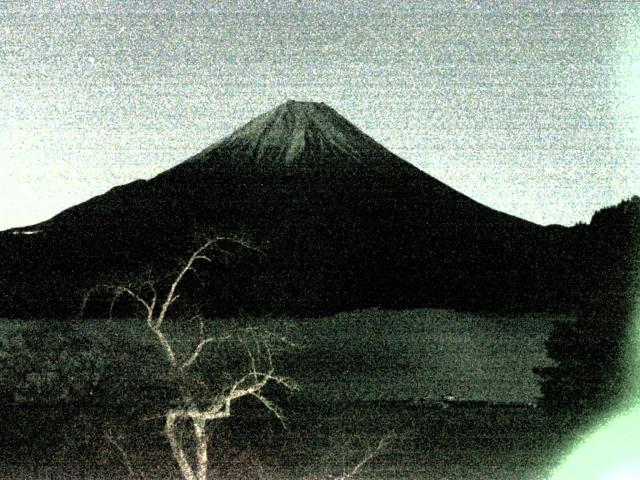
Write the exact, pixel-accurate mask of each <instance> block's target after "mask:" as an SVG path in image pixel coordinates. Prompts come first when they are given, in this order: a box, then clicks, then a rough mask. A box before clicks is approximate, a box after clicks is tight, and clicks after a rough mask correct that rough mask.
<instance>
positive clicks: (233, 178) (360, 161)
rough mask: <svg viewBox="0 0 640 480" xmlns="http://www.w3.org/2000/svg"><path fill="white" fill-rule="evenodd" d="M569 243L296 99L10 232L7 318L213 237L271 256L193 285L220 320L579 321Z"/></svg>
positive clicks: (169, 258) (2, 251)
mask: <svg viewBox="0 0 640 480" xmlns="http://www.w3.org/2000/svg"><path fill="white" fill-rule="evenodd" d="M570 232H571V230H570V229H567V228H564V227H558V226H551V227H543V226H539V225H536V224H533V223H531V222H527V221H525V220H522V219H519V218H516V217H513V216H510V215H507V214H504V213H501V212H497V211H495V210H492V209H490V208H488V207H486V206H484V205H481V204H480V203H478V202H476V201H474V200H472V199H471V198H469V197H467V196H465V195H463V194H461V193H460V192H457V191H455V190H454V189H452V188H450V187H448V186H446V185H445V184H443V183H442V182H440V181H438V180H437V179H435V178H433V177H431V176H430V175H428V174H426V173H424V172H423V171H421V170H419V169H418V168H416V167H414V166H413V165H411V164H409V163H408V162H406V161H404V160H402V159H400V158H399V157H397V156H396V155H394V154H393V153H391V152H390V151H388V150H387V149H385V148H384V147H383V146H381V145H380V144H378V143H377V142H375V141H374V140H373V139H372V138H370V137H369V136H367V135H366V134H364V133H363V132H361V131H360V130H359V129H358V128H357V127H355V126H354V125H353V124H351V123H350V122H349V121H347V120H346V119H345V118H344V117H342V116H341V115H339V114H338V113H337V112H336V111H335V110H333V109H332V108H330V107H328V106H326V105H324V104H321V103H310V102H294V101H288V102H286V103H285V104H282V105H280V106H278V107H277V108H275V109H273V110H271V111H270V112H267V113H265V114H263V115H260V116H258V117H257V118H255V119H254V120H252V121H250V122H249V123H248V124H246V125H245V126H243V127H242V128H240V129H238V130H237V131H235V132H234V133H232V134H231V135H229V136H228V137H226V138H224V139H222V140H221V141H219V142H217V143H214V144H213V145H211V146H210V147H208V148H207V149H205V150H203V151H202V152H200V153H199V154H197V155H195V156H193V157H192V158H189V159H187V160H186V161H183V162H182V163H179V164H177V165H176V166H175V167H173V168H171V169H169V170H167V171H165V172H163V173H161V174H160V175H158V176H156V177H155V178H152V179H150V180H137V181H135V182H132V183H129V184H126V185H122V186H119V187H115V188H113V189H112V190H110V191H108V192H107V193H105V194H103V195H100V196H97V197H94V198H92V199H90V200H89V201H87V202H85V203H82V204H80V205H77V206H75V207H72V208H69V209H68V210H65V211H63V212H61V213H60V214H58V215H56V216H55V217H53V218H51V219H50V220H47V221H45V222H43V223H40V224H37V225H33V226H30V227H27V228H20V229H13V230H9V231H5V232H2V233H0V263H1V264H2V266H3V269H2V273H0V289H2V291H3V292H5V295H4V296H3V297H2V298H1V299H0V316H40V317H49V316H51V317H59V316H67V315H72V314H73V313H75V312H77V309H78V307H79V305H80V303H81V298H82V295H83V292H85V291H86V290H87V289H88V288H90V287H91V286H92V285H95V284H96V283H98V282H99V281H102V280H103V279H105V278H116V279H121V278H124V277H126V276H131V275H134V276H135V275H136V274H137V272H138V273H139V272H143V271H146V270H147V269H148V268H150V267H152V268H153V269H155V270H156V271H164V270H166V269H168V268H171V267H172V266H174V265H175V262H176V261H177V259H179V258H181V257H183V256H184V254H185V253H186V252H187V251H188V250H189V248H190V247H191V246H193V244H194V243H193V242H194V239H196V238H198V236H199V235H200V236H201V235H205V234H211V233H215V234H217V235H229V236H236V237H241V238H243V239H245V240H247V241H249V242H251V243H252V244H254V245H255V246H257V247H259V248H260V250H261V251H262V254H261V255H248V254H240V253H238V254H237V255H233V256H232V257H231V260H230V261H231V264H230V265H223V264H216V265H212V266H210V267H208V270H207V271H204V272H202V275H201V280H202V282H201V285H200V286H197V285H196V283H198V282H193V284H194V286H193V288H200V289H202V288H204V291H202V290H199V291H200V294H201V295H204V297H205V298H206V299H207V302H206V303H207V309H209V310H210V312H211V313H230V312H237V311H249V312H288V313H292V312H293V313H312V312H318V313H319V312H329V311H337V310H344V309H352V308H361V307H369V306H384V307H410V306H411V307H414V306H423V305H430V306H442V307H454V308H463V309H483V310H511V309H519V310H566V309H570V308H571V297H572V295H573V293H572V292H573V291H574V290H575V288H577V286H576V285H573V284H572V283H571V278H573V277H572V275H571V269H572V265H573V260H572V255H573V253H572V251H571V242H570V241H567V239H568V238H570V237H571V233H570Z"/></svg>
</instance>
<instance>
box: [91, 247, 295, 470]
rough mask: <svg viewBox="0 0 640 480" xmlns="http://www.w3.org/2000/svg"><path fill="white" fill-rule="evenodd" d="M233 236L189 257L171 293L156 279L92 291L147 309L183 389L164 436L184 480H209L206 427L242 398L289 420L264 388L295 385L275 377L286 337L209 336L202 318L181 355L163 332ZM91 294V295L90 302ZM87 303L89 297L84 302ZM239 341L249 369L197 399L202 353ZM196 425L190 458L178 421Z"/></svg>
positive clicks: (172, 283) (259, 333)
mask: <svg viewBox="0 0 640 480" xmlns="http://www.w3.org/2000/svg"><path fill="white" fill-rule="evenodd" d="M229 240H230V239H228V238H220V237H218V238H213V239H208V240H206V241H205V242H204V243H203V244H202V245H201V246H200V247H198V248H197V249H195V250H194V251H193V253H191V255H190V257H189V258H188V259H187V260H186V261H185V262H184V264H183V265H182V266H181V267H180V268H179V269H178V270H177V271H176V273H175V274H174V275H173V276H172V277H169V278H170V284H169V285H168V287H167V288H166V289H165V290H166V293H162V294H161V293H159V289H158V288H156V285H155V284H154V282H153V281H150V280H149V281H144V282H138V283H137V285H136V286H133V284H127V285H119V284H109V285H100V286H98V287H96V288H95V289H93V291H92V292H91V293H93V292H96V291H102V292H108V293H109V294H110V295H111V311H112V310H113V306H114V305H115V303H116V301H117V300H118V299H119V298H121V297H123V296H127V297H130V298H131V299H132V300H133V301H134V302H137V304H138V305H139V306H140V307H142V311H143V312H144V318H145V321H146V325H147V327H148V329H149V331H150V332H152V333H153V335H154V337H155V338H156V340H157V343H158V345H159V346H160V348H161V350H162V352H163V355H164V358H165V359H166V360H167V363H168V368H169V370H170V374H171V377H172V378H174V379H175V380H176V381H177V383H178V386H179V392H180V393H179V396H180V397H181V398H180V399H179V406H174V407H172V408H170V409H168V411H166V412H165V413H164V414H163V416H164V418H165V427H164V433H165V435H166V437H167V440H168V441H169V445H170V446H171V451H172V453H173V457H174V458H175V460H176V462H177V463H178V466H179V467H180V472H181V474H182V476H183V478H184V479H185V480H206V478H207V471H208V466H209V456H208V450H207V449H208V435H207V424H208V422H210V421H212V420H219V419H223V418H227V417H229V416H231V412H232V406H233V403H234V401H236V400H238V399H240V398H243V397H253V398H255V399H257V400H258V401H259V402H261V403H262V404H263V405H264V406H265V407H266V408H267V409H268V410H269V411H271V412H272V413H273V414H274V415H275V416H276V417H277V418H278V419H279V420H280V421H284V418H283V416H282V413H281V412H280V410H279V409H278V407H277V406H276V405H275V404H274V403H272V402H271V401H269V400H268V399H267V398H266V397H265V396H264V394H263V389H264V387H265V386H266V385H267V384H269V383H275V384H279V385H281V386H282V387H284V388H286V389H294V388H295V385H294V384H292V383H291V382H290V381H289V380H288V379H286V378H284V377H281V376H278V375H276V374H275V369H274V365H273V357H272V347H273V346H274V345H275V344H276V343H282V342H286V339H284V338H281V337H278V336H275V335H273V334H271V333H268V332H262V331H259V330H258V329H255V328H248V329H244V330H243V331H241V332H237V333H236V334H235V335H234V334H232V333H228V334H226V335H223V336H207V335H205V326H204V320H203V319H202V318H200V317H198V318H197V319H198V320H199V321H200V335H199V339H198V341H197V343H196V345H195V347H193V348H192V349H190V350H189V351H187V352H186V353H185V352H179V349H178V348H176V341H172V339H171V338H170V336H169V335H168V334H167V333H166V331H165V330H164V329H163V326H164V325H165V321H166V320H167V318H168V312H169V310H170V307H171V306H172V305H173V304H174V302H175V301H176V300H177V299H178V297H179V294H178V293H177V292H178V290H179V288H180V286H181V283H182V282H183V280H184V278H185V276H186V275H188V274H189V273H190V272H195V268H196V265H197V264H199V263H202V262H207V263H210V262H212V261H213V255H214V254H215V253H218V254H222V255H228V254H229V252H228V251H226V250H224V249H223V248H222V247H221V246H220V245H219V244H220V242H221V241H225V242H228V241H229ZM232 241H233V242H234V243H236V244H239V245H240V246H242V247H246V248H251V247H250V246H249V245H247V244H246V243H244V242H241V241H238V240H232ZM88 297H89V295H87V297H86V298H87V299H88ZM84 303H85V304H86V299H85V302H84ZM234 338H235V339H237V340H238V341H239V342H240V343H241V345H242V346H243V347H244V350H245V353H246V359H247V367H246V370H245V372H244V373H243V374H240V375H238V376H237V377H236V378H235V379H233V380H231V381H229V382H227V383H226V384H225V386H223V387H222V388H221V389H218V390H217V391H215V392H210V393H209V394H207V395H205V398H202V395H198V398H195V397H194V395H193V387H194V386H193V385H191V384H190V382H191V381H190V377H189V375H188V372H189V370H190V369H191V368H192V367H193V366H194V365H195V364H196V363H197V362H198V361H199V359H201V358H202V354H203V352H204V351H205V350H206V349H207V347H209V346H210V345H212V344H215V343H218V342H225V341H231V340H233V339H234ZM180 421H183V422H187V423H188V424H191V427H192V431H193V434H194V438H195V454H194V458H192V459H190V458H189V455H188V452H187V449H186V448H185V445H184V444H183V442H182V441H181V438H180V435H179V434H178V433H179V432H178V427H177V425H178V422H180Z"/></svg>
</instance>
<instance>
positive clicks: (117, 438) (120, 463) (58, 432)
mask: <svg viewBox="0 0 640 480" xmlns="http://www.w3.org/2000/svg"><path fill="white" fill-rule="evenodd" d="M254 407H255V405H253V404H252V403H251V402H246V403H245V404H244V405H241V406H240V408H238V409H236V411H235V416H234V417H232V418H231V419H228V420H225V421H223V422H220V423H218V424H213V423H212V424H210V425H211V428H210V442H209V448H210V458H211V463H212V465H211V471H210V478H224V479H271V478H273V479H285V478H287V479H288V478H307V479H320V478H332V477H333V478H335V477H336V476H340V475H342V474H343V473H344V472H348V471H350V470H351V469H352V468H353V467H354V466H356V465H357V464H358V462H359V461H360V460H361V459H362V458H364V457H365V456H366V455H367V453H368V452H371V451H373V450H375V449H376V447H377V446H378V444H379V442H380V440H381V439H384V440H385V446H384V447H382V448H381V449H380V450H379V451H378V452H377V454H376V455H375V456H374V457H373V458H372V459H371V461H370V462H368V463H367V464H366V465H365V466H363V467H362V469H361V470H359V472H358V475H357V476H356V478H375V479H378V478H379V479H414V478H415V479H418V478H419V479H440V480H445V479H446V480H456V479H473V480H483V479H487V480H499V479H504V480H517V479H524V480H535V479H544V478H545V476H546V474H548V472H549V471H550V470H551V469H552V467H553V465H554V463H555V462H556V460H557V456H558V453H559V451H560V450H561V449H562V448H563V447H564V446H565V445H566V443H567V441H568V440H569V437H570V435H568V434H567V428H565V427H563V425H562V423H560V422H558V421H557V419H554V420H551V419H550V418H548V417H547V416H546V415H545V414H544V413H543V412H541V411H540V410H536V409H532V408H524V407H482V406H480V407H478V406H476V407H452V408H448V409H445V410H442V409H439V408H434V407H433V406H429V405H412V404H410V403H388V402H387V403H376V402H363V403H357V404H339V403H338V404H325V405H318V404H309V403H306V404H302V403H297V402H293V401H290V400H289V401H284V402H283V407H284V409H285V411H286V413H287V415H288V419H289V425H288V429H287V430H284V429H283V428H282V426H281V425H280V424H279V423H278V422H277V421H276V420H275V419H273V418H272V417H269V416H268V415H267V413H265V412H264V411H263V410H260V409H257V408H254ZM3 413H4V420H5V421H4V422H3V423H4V426H3V427H2V428H3V430H4V431H3V434H2V436H1V438H2V447H1V448H2V452H1V460H0V462H1V463H0V472H1V478H3V479H47V478H51V479H58V478H65V479H67V478H82V479H90V478H94V479H119V478H139V479H173V478H175V479H178V478H180V477H179V472H178V470H177V468H176V467H175V463H174V461H173V459H172V458H171V456H170V451H169V446H168V444H167V443H166V442H165V439H164V436H163V433H162V428H163V421H162V419H161V418H157V417H154V415H152V414H149V413H143V412H132V411H126V410H111V409H96V408H93V409H83V408H77V407H74V408H68V407H67V408H65V409H60V408H57V409H51V408H47V407H33V408H29V409H26V408H24V407H21V408H4V411H3ZM125 456H126V461H125ZM127 463H128V465H127Z"/></svg>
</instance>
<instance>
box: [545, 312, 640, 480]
mask: <svg viewBox="0 0 640 480" xmlns="http://www.w3.org/2000/svg"><path fill="white" fill-rule="evenodd" d="M639 307H640V305H639V304H638V303H636V312H635V315H634V321H633V322H632V324H631V331H630V332H629V336H630V340H631V341H630V343H629V352H628V362H629V363H630V365H631V368H630V370H629V371H630V375H629V378H628V379H627V381H628V382H629V387H630V388H629V389H628V392H629V394H628V397H627V399H626V400H625V401H624V402H623V403H622V405H621V406H620V408H619V410H618V411H617V412H614V413H613V414H612V415H610V416H609V418H608V419H606V420H605V421H603V422H602V423H601V424H600V425H597V426H596V427H595V428H593V429H592V430H591V432H590V433H589V434H588V435H586V437H585V440H583V441H582V442H581V443H580V444H578V445H577V446H576V447H574V449H573V450H572V451H571V453H569V455H568V456H567V457H566V458H564V459H563V461H562V464H561V465H560V467H559V468H558V469H557V470H556V471H555V472H554V474H553V475H552V476H551V478H550V479H549V480H640V308H639Z"/></svg>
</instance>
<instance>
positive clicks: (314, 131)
mask: <svg viewBox="0 0 640 480" xmlns="http://www.w3.org/2000/svg"><path fill="white" fill-rule="evenodd" d="M214 148H225V149H228V148H231V149H233V150H238V149H239V150H240V151H242V153H243V154H245V155H247V154H248V155H249V156H251V157H252V159H253V161H255V162H257V163H260V164H274V163H275V164H280V165H286V166H289V165H292V164H294V163H296V162H297V161H298V160H299V159H300V158H302V157H305V158H312V157H313V158H315V159H317V158H328V157H334V156H336V154H338V155H339V156H340V157H341V158H343V159H348V160H349V161H350V162H353V163H363V162H364V161H365V159H367V158H372V156H375V157H380V154H381V153H382V152H383V151H384V152H387V151H386V150H385V149H384V148H383V147H382V146H381V145H379V144H378V143H376V142H375V141H374V140H373V139H371V138H370V137H368V136H367V135H365V134H364V133H363V132H361V131H360V130H358V128H356V127H355V126H354V125H353V124H351V123H350V122H349V121H348V120H346V119H345V118H344V117H342V116H341V115H340V114H338V113H337V112H336V111H335V110H334V109H332V108H331V107H329V106H327V105H326V104H324V103H316V102H300V101H293V100H288V101H287V102H285V103H283V104H281V105H279V106H278V107H276V108H274V109H273V110H270V111H268V112H266V113H264V114H262V115H259V116H258V117H256V118H254V119H253V120H251V121H250V122H249V123H247V124H246V125H244V126H243V127H241V128H240V129H238V130H236V131H235V132H234V133H232V134H231V135H230V136H228V137H226V138H225V139H223V140H222V141H221V142H219V143H218V144H216V145H214ZM387 153H388V152H387ZM310 154H311V155H310Z"/></svg>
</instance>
